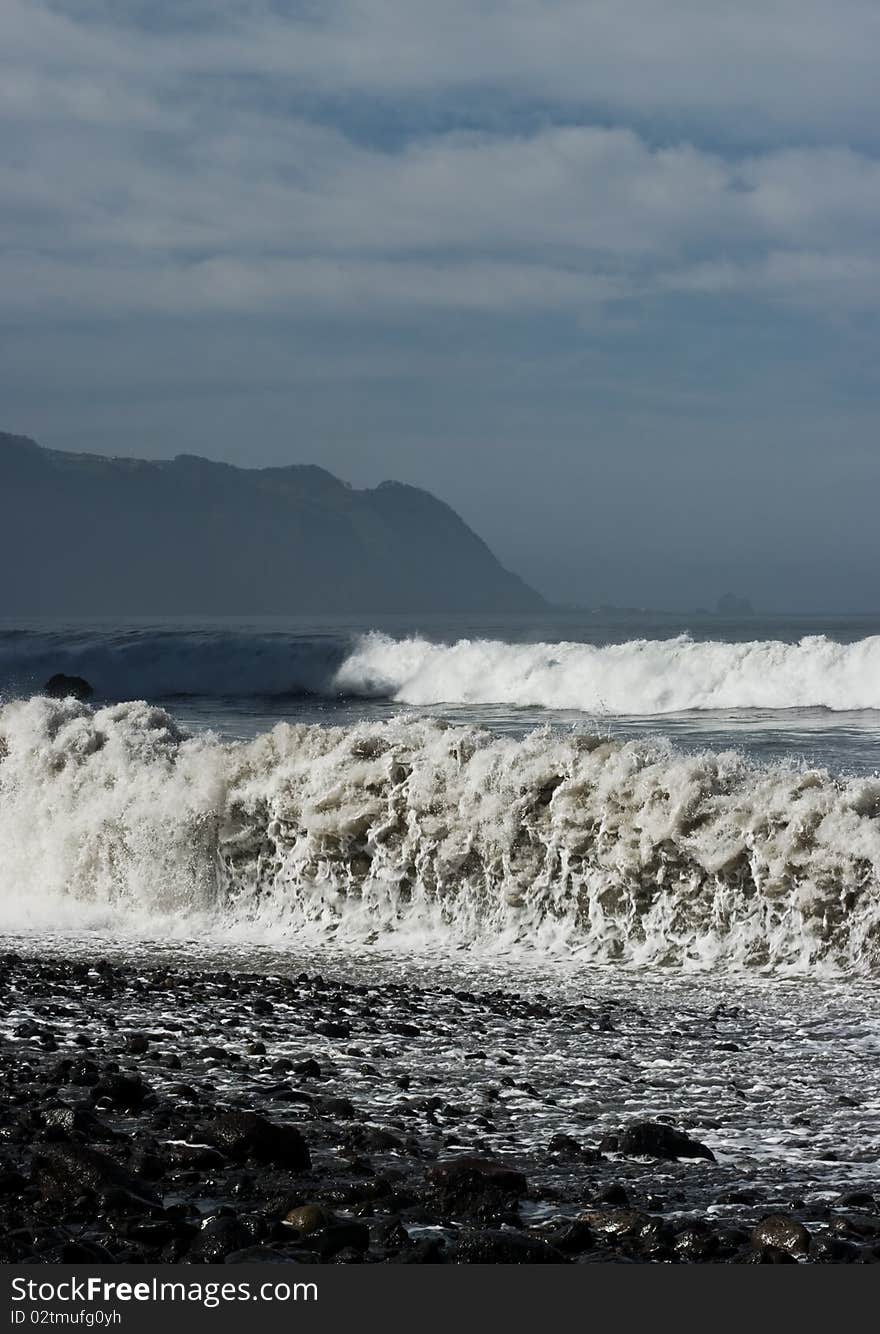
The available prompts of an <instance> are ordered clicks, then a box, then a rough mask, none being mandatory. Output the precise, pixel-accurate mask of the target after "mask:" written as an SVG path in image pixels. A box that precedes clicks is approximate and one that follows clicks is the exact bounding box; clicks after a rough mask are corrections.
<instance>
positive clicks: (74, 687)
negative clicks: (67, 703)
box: [43, 672, 95, 702]
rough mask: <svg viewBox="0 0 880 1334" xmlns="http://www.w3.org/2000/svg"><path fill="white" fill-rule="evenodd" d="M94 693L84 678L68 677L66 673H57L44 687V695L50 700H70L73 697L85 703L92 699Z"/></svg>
mask: <svg viewBox="0 0 880 1334" xmlns="http://www.w3.org/2000/svg"><path fill="white" fill-rule="evenodd" d="M94 693H95V691H94V688H93V687H92V686H90V685H89V683H88V681H86V680H84V679H83V677H81V676H67V675H65V673H64V672H56V673H55V675H54V676H50V677H49V680H48V681H47V682H46V684H45V685H44V686H43V694H45V695H48V696H49V698H50V699H69V698H70V697H71V696H72V697H73V699H78V700H80V701H81V702H84V701H85V700H87V699H91V698H92V695H93V694H94Z"/></svg>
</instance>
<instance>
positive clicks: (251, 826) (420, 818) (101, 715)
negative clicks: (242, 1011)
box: [0, 697, 880, 972]
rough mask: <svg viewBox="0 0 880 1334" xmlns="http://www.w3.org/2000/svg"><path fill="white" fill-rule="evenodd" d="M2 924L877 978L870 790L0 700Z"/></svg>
mask: <svg viewBox="0 0 880 1334" xmlns="http://www.w3.org/2000/svg"><path fill="white" fill-rule="evenodd" d="M0 904H2V909H0V920H2V921H3V923H4V924H5V925H6V926H7V927H10V926H14V927H17V928H20V927H24V926H27V925H28V924H29V923H34V924H44V925H45V924H46V923H47V922H49V923H58V922H68V923H70V922H73V923H76V922H79V923H83V924H86V923H89V922H95V921H98V920H101V921H104V922H106V921H110V922H113V923H119V924H126V925H127V926H128V927H133V928H134V929H136V930H141V931H143V932H144V933H145V934H148V935H149V934H152V933H153V932H155V931H156V930H160V929H164V928H162V927H161V926H159V923H161V922H167V921H178V922H180V921H183V922H186V923H189V924H190V926H189V927H188V929H189V930H191V931H193V932H194V931H196V930H198V929H201V926H200V925H198V924H205V923H207V924H209V925H213V926H214V927H218V926H219V927H222V928H223V929H228V928H235V929H238V928H244V929H247V930H248V931H250V930H259V931H262V932H265V933H268V934H269V935H270V936H271V938H272V939H273V940H280V939H281V938H283V937H284V936H286V935H288V934H291V935H292V934H295V935H297V936H298V937H300V938H302V937H305V938H309V937H310V936H312V937H314V938H315V939H326V938H328V937H332V938H335V939H337V940H340V939H341V940H345V941H350V942H356V943H357V944H359V945H364V944H366V943H377V942H378V943H381V944H382V945H383V946H391V945H393V944H395V943H396V944H400V945H407V946H412V945H418V946H419V947H425V946H436V947H439V948H443V949H447V948H450V947H462V946H477V947H479V948H483V949H491V950H498V951H511V950H521V949H530V950H536V949H538V950H552V951H559V952H564V953H567V954H571V955H573V956H576V957H578V958H579V959H582V960H585V961H591V962H603V963H610V962H620V963H624V964H642V963H651V964H667V965H677V966H684V967H706V966H712V965H716V964H725V965H732V966H742V967H747V966H755V967H765V968H774V969H779V970H793V971H798V970H805V969H816V968H822V969H826V968H827V969H832V970H835V971H836V970H854V971H860V972H871V971H876V969H877V965H878V961H880V910H878V908H880V779H878V778H872V779H838V778H834V777H831V776H830V775H829V774H828V773H826V772H824V771H822V770H809V771H806V770H804V771H802V770H797V769H794V768H786V767H782V766H773V767H756V766H753V765H751V764H749V763H748V762H747V761H746V760H745V759H744V758H743V757H742V756H740V755H738V754H736V753H733V752H724V753H703V754H696V755H695V754H681V753H678V752H677V751H675V750H674V749H673V748H672V747H671V746H670V745H668V744H664V743H652V744H647V743H644V742H621V741H612V740H608V739H604V738H600V737H585V736H579V735H578V736H576V735H572V734H562V733H558V732H551V731H547V730H539V731H535V732H533V733H530V734H529V735H528V736H526V737H525V738H523V739H521V740H514V739H511V738H508V737H498V736H492V735H490V734H488V733H486V732H483V731H480V730H478V729H475V728H468V727H454V726H450V725H448V724H445V723H443V722H440V721H436V720H426V719H415V720H414V719H397V720H394V721H391V722H385V723H376V722H362V723H360V724H357V725H355V726H352V727H346V728H339V727H337V728H323V727H316V726H305V725H301V726H290V725H288V724H279V725H278V726H276V727H275V728H274V729H273V730H272V731H271V732H268V733H265V734H263V735H261V736H260V737H258V738H257V739H256V740H254V741H251V742H247V743H244V742H239V743H230V744H223V743H221V742H219V741H217V740H216V739H212V738H211V737H209V736H204V735H202V736H199V737H189V736H187V735H185V734H184V733H183V732H182V730H181V729H180V728H179V727H178V725H177V724H176V723H175V721H174V720H173V718H172V717H170V716H169V714H167V713H166V712H165V711H163V710H162V709H160V708H157V707H155V706H151V705H148V704H145V703H126V704H117V705H113V706H112V707H108V708H102V709H98V710H91V709H89V708H88V707H87V706H85V705H82V704H78V703H76V702H75V701H73V700H64V701H52V700H48V699H45V698H40V697H35V698H32V699H30V700H27V701H18V702H13V703H11V704H8V705H6V706H5V707H3V708H2V709H0Z"/></svg>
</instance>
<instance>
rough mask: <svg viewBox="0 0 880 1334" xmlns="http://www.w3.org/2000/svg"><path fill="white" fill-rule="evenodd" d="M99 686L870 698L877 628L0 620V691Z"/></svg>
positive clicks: (166, 690) (660, 710) (633, 704)
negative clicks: (59, 679) (343, 629)
mask: <svg viewBox="0 0 880 1334" xmlns="http://www.w3.org/2000/svg"><path fill="white" fill-rule="evenodd" d="M59 671H61V672H67V673H69V674H74V675H79V676H84V677H86V679H87V680H89V681H90V682H91V683H92V684H93V685H94V687H95V690H96V692H97V695H98V697H99V698H101V699H133V698H145V699H153V700H161V699H169V698H172V697H174V696H178V695H200V696H209V697H210V696H222V695H227V696H257V695H318V696H329V697H334V696H354V697H362V698H373V699H387V700H392V701H395V702H397V703H400V704H407V705H414V706H417V707H418V706H429V705H439V704H459V705H468V704H475V705H478V704H506V705H509V706H513V707H519V706H523V707H539V708H545V709H548V710H565V711H570V710H579V711H582V712H584V713H589V714H617V715H627V714H629V715H656V714H665V713H675V712H685V711H689V710H711V709H726V710H730V709H794V708H827V709H833V710H865V709H880V636H872V637H870V638H866V639H861V640H858V641H857V642H855V643H846V644H841V643H836V642H835V641H834V640H831V639H828V638H826V637H825V636H824V635H815V636H810V637H808V638H805V639H801V640H800V641H799V642H798V643H794V644H792V643H785V642H783V641H780V640H761V641H753V642H751V643H723V642H716V641H708V642H703V641H695V640H693V639H691V638H690V637H688V636H687V635H680V636H678V637H676V638H673V639H657V640H645V639H638V640H629V641H627V642H625V643H618V644H605V645H602V646H594V645H592V644H583V643H573V642H562V643H556V644H549V643H540V644H518V643H505V642H503V641H500V640H487V639H461V640H459V641H458V642H457V643H454V644H442V643H433V642H431V641H430V640H428V639H423V638H406V639H394V638H391V637H389V636H387V635H384V634H379V633H376V632H373V633H370V634H366V635H362V636H359V637H357V638H355V639H352V638H350V637H346V636H345V635H338V634H337V635H334V634H329V633H328V634H326V635H315V634H312V635H294V634H285V633H274V634H268V633H266V634H253V633H241V632H218V631H200V632H196V631H190V632H183V631H175V630H152V631H150V630H147V631H144V630H139V631H132V630H125V631H114V632H107V633H105V634H98V633H96V632H94V631H89V632H87V633H86V632H80V633H77V632H69V633H60V632H53V633H51V634H49V633H35V632H26V631H18V632H9V631H6V632H0V693H2V694H3V695H5V696H6V698H9V697H11V696H15V695H24V694H32V693H33V692H34V691H35V690H39V689H40V688H41V687H42V685H43V684H44V683H45V681H46V680H47V679H48V677H49V676H52V675H54V674H55V673H56V672H59Z"/></svg>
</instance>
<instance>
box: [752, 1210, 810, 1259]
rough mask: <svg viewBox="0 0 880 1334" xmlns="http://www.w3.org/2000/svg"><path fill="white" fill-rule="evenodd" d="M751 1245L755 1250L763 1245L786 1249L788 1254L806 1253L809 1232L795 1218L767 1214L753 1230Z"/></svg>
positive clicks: (808, 1246)
mask: <svg viewBox="0 0 880 1334" xmlns="http://www.w3.org/2000/svg"><path fill="white" fill-rule="evenodd" d="M752 1245H753V1246H754V1247H755V1249H756V1250H759V1249H761V1248H762V1247H763V1248H765V1249H773V1250H779V1251H787V1252H788V1253H789V1254H790V1255H806V1253H807V1251H808V1250H809V1249H810V1234H809V1232H808V1231H807V1229H806V1228H805V1227H804V1225H803V1223H799V1222H798V1221H797V1219H795V1218H787V1217H786V1216H785V1214H768V1216H767V1217H766V1218H762V1219H761V1221H760V1223H759V1224H758V1225H757V1227H756V1228H755V1229H754V1230H753V1232H752Z"/></svg>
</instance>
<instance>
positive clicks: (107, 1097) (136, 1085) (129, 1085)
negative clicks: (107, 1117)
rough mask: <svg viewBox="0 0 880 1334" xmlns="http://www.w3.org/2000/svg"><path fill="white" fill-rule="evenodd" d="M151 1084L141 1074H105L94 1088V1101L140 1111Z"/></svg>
mask: <svg viewBox="0 0 880 1334" xmlns="http://www.w3.org/2000/svg"><path fill="white" fill-rule="evenodd" d="M149 1093H150V1086H149V1084H147V1083H146V1081H145V1080H143V1079H141V1077H140V1075H114V1074H111V1075H105V1076H104V1077H103V1079H101V1080H99V1081H98V1083H97V1084H95V1086H94V1088H93V1089H92V1100H93V1102H106V1103H109V1104H110V1106H112V1107H116V1108H118V1109H119V1110H120V1111H124V1112H136V1111H139V1110H140V1108H141V1106H142V1105H143V1103H144V1101H145V1099H146V1098H147V1097H148V1096H149Z"/></svg>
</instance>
